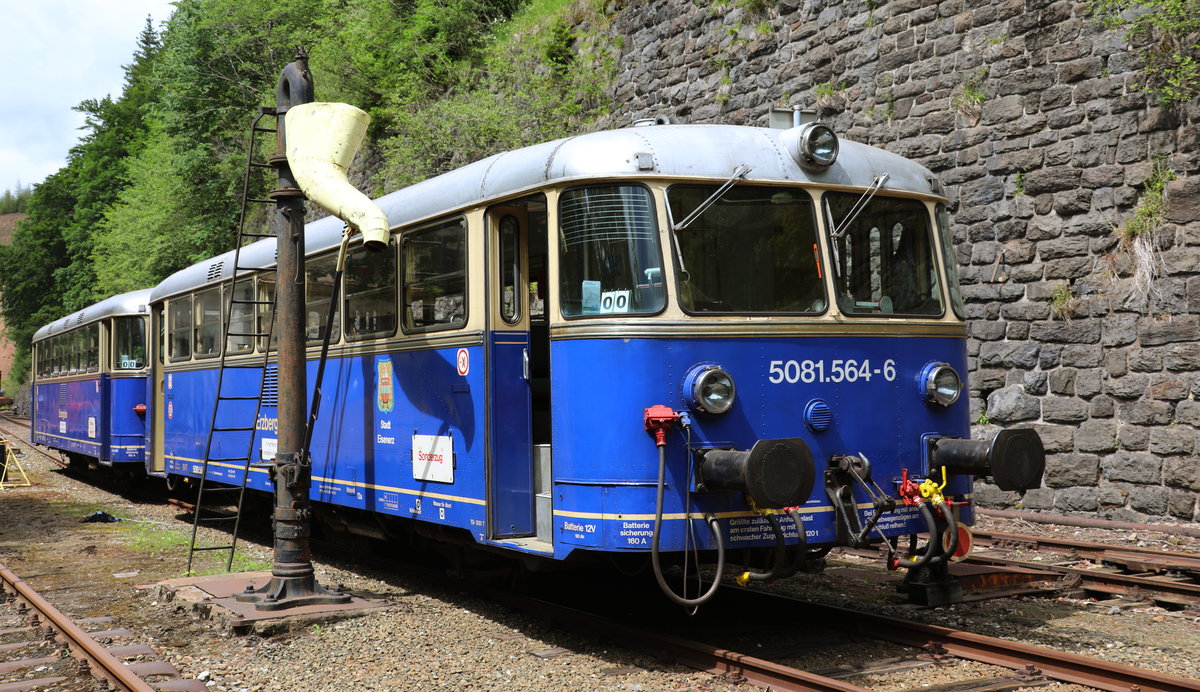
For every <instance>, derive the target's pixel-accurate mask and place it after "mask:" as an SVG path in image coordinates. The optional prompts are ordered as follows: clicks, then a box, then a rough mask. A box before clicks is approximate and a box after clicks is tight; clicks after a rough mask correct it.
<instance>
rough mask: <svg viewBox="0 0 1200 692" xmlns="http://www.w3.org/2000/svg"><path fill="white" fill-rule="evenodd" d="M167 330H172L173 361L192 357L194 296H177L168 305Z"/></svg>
mask: <svg viewBox="0 0 1200 692" xmlns="http://www.w3.org/2000/svg"><path fill="white" fill-rule="evenodd" d="M167 322H168V323H169V324H168V327H167V331H168V332H170V346H171V356H170V358H171V361H172V362H174V361H180V360H187V359H188V358H191V357H192V297H191V296H183V297H182V298H176V299H175V300H172V301H171V302H170V304H169V305H167Z"/></svg>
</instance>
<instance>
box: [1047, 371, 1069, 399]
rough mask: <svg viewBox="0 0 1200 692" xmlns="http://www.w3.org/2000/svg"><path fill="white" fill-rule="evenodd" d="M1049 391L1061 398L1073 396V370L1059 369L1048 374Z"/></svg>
mask: <svg viewBox="0 0 1200 692" xmlns="http://www.w3.org/2000/svg"><path fill="white" fill-rule="evenodd" d="M1049 386H1050V391H1051V392H1053V393H1054V394H1059V395H1062V396H1074V394H1075V369H1074V368H1061V369H1058V370H1054V371H1053V372H1051V373H1050V378H1049Z"/></svg>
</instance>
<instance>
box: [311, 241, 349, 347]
mask: <svg viewBox="0 0 1200 692" xmlns="http://www.w3.org/2000/svg"><path fill="white" fill-rule="evenodd" d="M304 273H305V275H306V276H307V277H308V282H307V285H306V286H305V288H306V289H307V290H306V293H307V295H308V297H307V302H306V303H305V310H304V312H305V318H304V334H305V336H306V337H307V338H308V341H309V343H321V341H323V340H324V339H325V323H326V322H327V321H328V320H329V301H330V300H332V299H333V279H334V277H335V276H336V275H337V255H325V256H324V257H317V258H315V259H310V260H308V261H307V262H306V263H305V265H304ZM340 322H341V313H340V311H338V310H336V309H335V310H334V313H333V321H332V322H330V325H329V326H330V329H331V331H332V334H331V335H330V337H329V342H330V343H334V344H336V343H337V341H338V339H340V338H341V336H342V330H341V325H340Z"/></svg>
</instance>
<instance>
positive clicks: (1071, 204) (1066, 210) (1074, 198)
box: [1054, 188, 1092, 216]
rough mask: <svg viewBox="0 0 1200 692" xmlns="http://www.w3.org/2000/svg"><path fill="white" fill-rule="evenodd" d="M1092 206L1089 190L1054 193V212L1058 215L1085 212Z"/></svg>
mask: <svg viewBox="0 0 1200 692" xmlns="http://www.w3.org/2000/svg"><path fill="white" fill-rule="evenodd" d="M1091 208H1092V193H1091V191H1090V190H1086V189H1082V188H1081V189H1078V190H1066V191H1063V192H1056V193H1054V212H1055V213H1056V214H1058V215H1059V216H1072V215H1075V214H1086V213H1087V212H1088V211H1089V210H1091Z"/></svg>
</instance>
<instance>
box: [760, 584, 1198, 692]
mask: <svg viewBox="0 0 1200 692" xmlns="http://www.w3.org/2000/svg"><path fill="white" fill-rule="evenodd" d="M740 593H742V594H751V596H749V597H750V598H758V599H771V600H770V604H771V605H769V606H768V605H766V603H765V602H763V601H760V602H759V603H757V604H755V605H754V606H748V607H755V608H760V609H764V610H765V609H767V608H770V612H772V613H774V614H775V616H776V617H786V618H789V619H792V620H793V621H795V622H820V623H822V624H825V625H829V626H832V627H837V628H839V629H843V630H847V631H851V632H853V633H854V634H858V635H860V636H863V637H868V638H872V639H882V640H885V641H890V642H892V643H895V644H900V645H903V646H913V647H928V646H930V645H931V644H939V645H941V646H942V647H943V648H944V649H945V650H946V652H947V653H950V654H952V655H954V656H958V657H959V658H966V659H970V660H972V661H979V662H981V663H989V664H992V665H997V666H1003V667H1005V668H1011V669H1013V670H1018V671H1020V670H1028V667H1029V666H1031V665H1032V666H1033V667H1034V668H1036V670H1037V672H1039V673H1040V674H1042V675H1044V676H1046V677H1050V678H1053V679H1055V680H1061V681H1064V682H1074V683H1078V684H1081V685H1087V686H1089V687H1094V688H1096V689H1099V690H1110V691H1111V692H1129V690H1132V689H1137V690H1140V691H1141V692H1200V680H1195V679H1191V678H1183V677H1179V676H1177V675H1170V674H1167V673H1159V672H1156V671H1152V670H1146V669H1144V668H1134V667H1133V666H1127V665H1124V664H1120V663H1110V662H1108V661H1102V660H1100V659H1096V658H1089V657H1087V656H1080V655H1078V654H1072V653H1067V652H1064V651H1054V650H1052V649H1046V648H1043V647H1040V646H1034V645H1032V644H1024V643H1021V642H1013V641H1008V640H1005V639H998V638H996V637H989V636H986V635H982V634H974V633H971V632H962V631H959V630H953V629H950V628H947V627H940V626H937V625H927V624H924V623H919V622H911V621H908V620H901V619H899V618H893V617H888V616H886V615H876V614H873V613H866V612H862V611H857V610H851V609H848V608H841V607H838V606H830V605H823V604H819V603H810V602H807V601H797V600H794V599H788V598H782V597H778V596H772V595H770V594H766V593H761V592H751V591H748V590H744V589H743V590H741V591H740Z"/></svg>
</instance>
